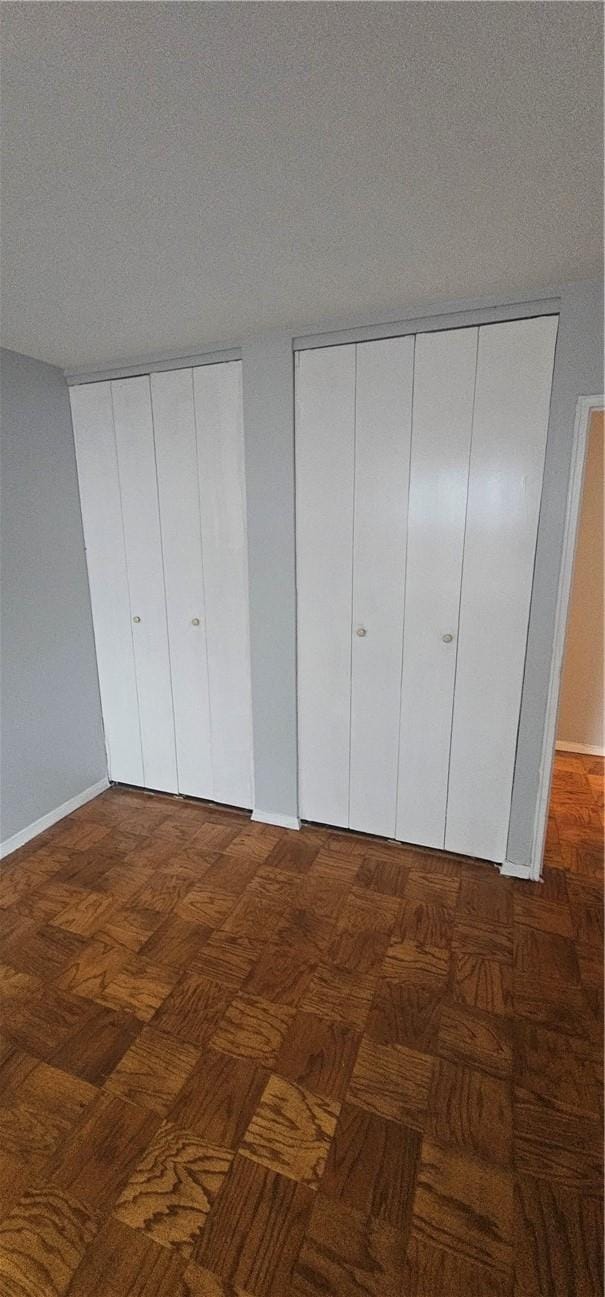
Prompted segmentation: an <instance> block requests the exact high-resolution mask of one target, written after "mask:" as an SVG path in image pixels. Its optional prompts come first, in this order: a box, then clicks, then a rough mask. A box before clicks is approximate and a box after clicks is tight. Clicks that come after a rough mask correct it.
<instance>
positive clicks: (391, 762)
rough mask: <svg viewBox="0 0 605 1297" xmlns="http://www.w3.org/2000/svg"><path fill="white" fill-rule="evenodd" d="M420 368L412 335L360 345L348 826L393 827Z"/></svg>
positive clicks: (383, 830) (386, 830)
mask: <svg viewBox="0 0 605 1297" xmlns="http://www.w3.org/2000/svg"><path fill="white" fill-rule="evenodd" d="M413 369H414V338H413V337H409V338H389V339H386V340H382V341H380V342H366V343H363V344H360V345H359V346H358V347H357V379H356V418H355V492H354V528H353V532H354V540H353V635H352V641H351V651H352V682H351V771H350V793H349V805H350V810H349V826H350V828H352V829H358V830H360V831H361V832H365V833H378V834H384V835H385V836H386V837H393V836H394V834H395V819H396V808H397V754H398V747H399V698H400V689H401V645H402V634H403V605H404V574H405V547H406V530H407V508H408V475H409V462H410V436H411V415H412V385H413ZM360 629H362V630H365V631H366V634H365V635H362V636H361V635H358V634H357V632H358V630H360Z"/></svg>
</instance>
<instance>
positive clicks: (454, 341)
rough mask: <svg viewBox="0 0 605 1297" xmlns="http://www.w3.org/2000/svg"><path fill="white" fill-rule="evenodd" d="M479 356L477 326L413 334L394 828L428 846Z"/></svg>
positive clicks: (438, 809) (444, 726)
mask: <svg viewBox="0 0 605 1297" xmlns="http://www.w3.org/2000/svg"><path fill="white" fill-rule="evenodd" d="M476 354H477V330H476V329H455V330H449V331H448V332H443V333H425V334H420V335H419V337H418V338H417V339H416V359H415V368H414V412H413V432H412V458H411V468H410V503H409V522H408V550H407V574H406V601H405V630H404V640H403V673H402V688H401V741H400V752H399V796H398V810H397V834H396V836H397V837H398V838H400V839H401V840H402V841H404V842H418V843H420V844H421V845H423V846H427V847H443V844H444V836H445V812H446V801H447V781H448V768H449V756H450V737H451V727H452V707H453V696H454V677H455V667H456V650H457V630H458V611H459V603H460V580H461V570H462V548H463V543H464V521H465V514H466V497H467V484H468V470H469V454H470V443H471V426H472V416H473V394H474V385H475V365H476ZM444 635H451V636H452V639H451V641H450V642H448V643H446V642H444V640H443V636H444Z"/></svg>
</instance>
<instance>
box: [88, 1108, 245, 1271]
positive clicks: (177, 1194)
mask: <svg viewBox="0 0 605 1297" xmlns="http://www.w3.org/2000/svg"><path fill="white" fill-rule="evenodd" d="M232 1160H233V1153H231V1152H229V1151H228V1150H227V1149H224V1148H216V1147H214V1146H213V1145H211V1144H206V1143H204V1141H203V1140H201V1139H199V1137H198V1136H196V1135H193V1134H192V1133H191V1132H190V1131H182V1130H177V1128H176V1127H174V1126H171V1125H170V1124H168V1123H166V1124H164V1125H163V1126H161V1127H160V1129H159V1130H158V1132H157V1134H156V1136H155V1138H154V1139H153V1140H152V1143H151V1144H150V1146H149V1148H148V1149H147V1152H146V1153H145V1155H144V1156H143V1157H142V1158H141V1161H140V1162H139V1164H138V1166H137V1167H136V1169H135V1170H134V1171H133V1173H132V1175H131V1177H130V1179H129V1181H128V1183H127V1185H126V1186H125V1188H124V1189H123V1191H122V1194H121V1195H120V1198H119V1199H118V1202H117V1205H116V1207H115V1210H114V1215H115V1216H116V1218H117V1219H118V1220H121V1221H122V1222H123V1223H124V1224H125V1225H130V1226H131V1228H132V1229H139V1230H143V1232H144V1233H145V1234H148V1235H149V1237H150V1238H152V1239H154V1240H155V1242H156V1243H161V1244H162V1245H164V1246H165V1247H174V1248H176V1249H177V1251H179V1252H180V1253H181V1255H182V1256H186V1257H191V1256H192V1254H193V1249H194V1245H195V1243H196V1241H197V1240H198V1239H199V1237H200V1236H201V1233H202V1229H203V1226H204V1224H205V1222H206V1218H207V1216H208V1215H209V1212H210V1208H211V1206H212V1203H213V1202H214V1200H215V1198H216V1197H217V1195H218V1193H219V1190H220V1188H221V1186H222V1184H223V1181H224V1179H225V1176H226V1175H227V1172H228V1170H229V1167H230V1166H231V1162H232Z"/></svg>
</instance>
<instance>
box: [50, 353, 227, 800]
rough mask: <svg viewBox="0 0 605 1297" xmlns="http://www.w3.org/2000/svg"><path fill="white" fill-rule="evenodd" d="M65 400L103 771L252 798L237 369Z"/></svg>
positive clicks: (85, 389) (186, 373)
mask: <svg viewBox="0 0 605 1297" xmlns="http://www.w3.org/2000/svg"><path fill="white" fill-rule="evenodd" d="M71 399H72V411H73V420H74V430H75V437H76V452H77V460H78V473H79V479H80V492H81V499H82V515H83V523H84V535H85V543H86V550H87V561H88V571H89V580H90V589H91V600H92V608H93V621H94V628H95V639H96V645H97V659H98V667H99V680H100V688H101V701H102V707H103V716H104V723H105V732H106V740H107V748H108V758H109V768H110V776H111V778H112V779H114V780H116V781H121V782H126V783H134V784H141V785H143V786H146V787H149V788H158V789H163V790H165V791H169V792H177V791H178V792H180V793H183V794H186V795H189V796H197V797H204V798H212V799H214V800H217V801H224V802H229V803H233V804H237V805H242V806H250V805H251V802H252V773H251V764H252V736H251V703H250V665H249V646H248V590H247V553H246V531H245V498H244V475H243V430H242V414H241V364H240V363H238V362H234V363H229V364H218V365H211V366H204V367H200V368H199V369H194V370H191V369H181V370H176V371H167V372H160V373H154V374H153V375H152V376H151V379H150V378H149V377H148V376H143V377H140V378H128V379H120V380H117V381H113V382H110V383H95V384H86V385H82V386H79V387H75V388H73V389H72V392H71Z"/></svg>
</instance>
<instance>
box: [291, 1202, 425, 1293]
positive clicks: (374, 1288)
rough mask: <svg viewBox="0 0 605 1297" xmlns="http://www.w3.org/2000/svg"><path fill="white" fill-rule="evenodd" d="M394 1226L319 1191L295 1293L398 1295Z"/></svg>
mask: <svg viewBox="0 0 605 1297" xmlns="http://www.w3.org/2000/svg"><path fill="white" fill-rule="evenodd" d="M403 1262H404V1247H403V1240H402V1238H401V1236H400V1233H399V1231H398V1230H396V1229H393V1228H392V1226H390V1225H387V1224H385V1222H384V1221H381V1220H377V1219H376V1218H375V1217H373V1216H363V1215H361V1213H359V1212H357V1211H354V1210H353V1209H352V1208H351V1207H348V1206H345V1205H344V1203H341V1202H336V1201H329V1200H327V1199H325V1198H323V1196H322V1195H321V1194H320V1195H318V1200H317V1202H316V1204H315V1207H314V1209H313V1215H312V1217H311V1221H310V1224H309V1227H308V1229H307V1232H306V1235H305V1241H304V1243H303V1246H302V1248H301V1250H300V1255H299V1258H298V1262H297V1264H296V1265H295V1267H294V1273H293V1282H292V1292H293V1294H294V1297H327V1294H337V1295H338V1297H401V1294H402V1292H403Z"/></svg>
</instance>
